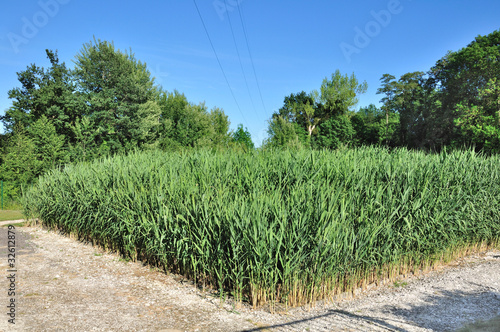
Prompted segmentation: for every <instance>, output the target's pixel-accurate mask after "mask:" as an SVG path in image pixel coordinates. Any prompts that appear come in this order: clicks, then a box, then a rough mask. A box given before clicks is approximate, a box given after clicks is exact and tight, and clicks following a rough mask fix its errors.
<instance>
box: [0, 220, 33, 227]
mask: <svg viewBox="0 0 500 332" xmlns="http://www.w3.org/2000/svg"><path fill="white" fill-rule="evenodd" d="M27 225H28V222H27V221H25V222H18V223H15V224H6V225H2V226H0V227H9V226H14V227H25V226H27Z"/></svg>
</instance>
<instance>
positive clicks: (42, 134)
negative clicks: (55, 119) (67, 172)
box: [28, 115, 68, 175]
mask: <svg viewBox="0 0 500 332" xmlns="http://www.w3.org/2000/svg"><path fill="white" fill-rule="evenodd" d="M28 132H29V136H30V137H31V139H32V140H33V143H34V145H35V151H34V153H35V156H36V159H37V160H38V161H39V162H40V171H39V172H40V173H43V172H45V171H47V170H48V169H50V168H54V167H56V166H57V165H59V164H62V163H64V162H67V161H68V154H67V152H66V151H65V150H64V148H63V146H64V135H58V134H57V133H56V128H55V126H54V124H53V123H52V122H51V121H49V120H48V119H47V117H46V116H45V115H42V117H41V118H40V119H38V120H37V121H36V122H35V123H33V125H31V126H30V128H29V131H28ZM37 175H38V174H37Z"/></svg>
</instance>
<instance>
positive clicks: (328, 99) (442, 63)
mask: <svg viewBox="0 0 500 332" xmlns="http://www.w3.org/2000/svg"><path fill="white" fill-rule="evenodd" d="M365 89H366V86H365V84H364V83H358V81H357V79H356V77H355V76H354V75H352V76H348V75H342V74H340V72H338V71H337V72H336V73H335V74H333V75H332V77H331V79H327V78H326V79H325V80H324V81H323V83H322V85H321V88H320V91H312V92H310V93H306V92H304V91H302V92H299V93H292V94H291V95H290V96H287V97H285V100H284V105H283V107H282V108H281V109H280V110H279V111H278V112H276V113H275V114H273V116H272V119H271V121H270V124H269V134H270V138H269V140H268V142H267V145H269V146H274V147H276V146H297V145H298V146H306V147H312V148H329V149H335V148H337V147H339V146H340V145H342V144H346V145H349V146H360V145H373V144H382V145H386V146H391V147H408V148H411V149H421V150H426V151H440V150H441V149H443V148H444V147H453V148H464V147H467V148H474V149H475V150H476V151H483V152H486V153H498V152H500V30H497V31H494V32H493V33H491V34H489V35H487V36H479V37H477V38H476V39H475V40H474V41H473V42H472V43H470V44H469V45H468V46H467V47H465V48H463V49H461V50H459V51H456V52H449V53H448V54H446V55H445V56H444V57H443V58H442V59H440V60H438V61H437V62H436V65H435V66H434V67H432V68H431V69H430V70H429V71H427V72H426V73H424V72H421V71H418V72H412V73H406V74H404V75H402V76H401V77H400V78H399V79H396V77H394V76H393V75H390V74H384V75H383V76H382V78H381V87H380V88H379V89H378V93H380V94H381V98H382V100H381V101H382V103H383V105H382V107H381V109H378V108H377V107H375V105H369V106H368V107H361V108H360V109H359V110H358V111H357V112H355V110H354V109H353V107H354V105H355V104H356V96H357V95H358V94H359V93H363V92H364V91H365Z"/></svg>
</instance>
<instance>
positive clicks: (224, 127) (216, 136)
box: [209, 107, 232, 147]
mask: <svg viewBox="0 0 500 332" xmlns="http://www.w3.org/2000/svg"><path fill="white" fill-rule="evenodd" d="M209 117H210V124H211V126H212V128H213V137H212V141H213V145H214V146H215V147H227V146H228V145H229V142H230V141H231V138H232V137H231V135H230V134H229V125H230V124H231V123H230V122H229V118H228V116H227V115H226V114H224V111H223V110H222V109H220V108H218V107H214V108H213V109H212V110H210V114H209Z"/></svg>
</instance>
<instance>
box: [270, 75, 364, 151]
mask: <svg viewBox="0 0 500 332" xmlns="http://www.w3.org/2000/svg"><path fill="white" fill-rule="evenodd" d="M366 89H367V84H366V82H363V83H359V82H358V80H357V79H356V76H355V75H354V73H353V74H352V75H351V76H348V75H342V74H340V71H339V70H337V71H335V73H334V74H332V76H331V79H328V78H325V79H324V80H323V82H322V84H321V87H320V92H318V91H317V90H313V91H311V92H310V93H309V94H307V93H306V92H304V91H302V92H299V93H297V94H293V93H292V94H291V95H290V96H287V97H285V100H284V105H283V107H282V108H280V110H279V112H278V113H274V114H273V116H272V119H271V121H270V122H269V129H268V133H269V134H270V135H271V137H270V140H269V141H268V144H272V145H278V146H282V145H286V144H289V142H295V143H293V144H299V143H300V144H301V145H305V146H311V145H312V144H313V145H315V146H318V144H319V145H321V143H318V142H326V140H325V139H322V140H316V141H315V140H314V139H313V137H314V136H317V135H319V132H320V131H319V130H318V129H319V127H320V126H321V124H322V123H325V122H327V121H328V120H329V119H331V118H335V120H333V121H341V122H342V123H343V118H342V116H346V115H347V113H348V112H349V111H351V110H352V108H353V107H354V106H355V105H356V104H357V102H358V95H359V94H361V93H364V92H366ZM288 123H289V124H288ZM334 128H338V127H337V126H336V125H333V123H330V124H329V125H327V126H323V130H322V131H321V133H322V135H328V136H329V137H330V136H331V135H335V133H327V132H326V130H333V129H334ZM338 134H339V135H343V134H342V133H340V132H339V133H338ZM274 136H276V137H274ZM304 138H305V139H304ZM338 139H342V138H340V136H339V138H338ZM313 142H314V143H313Z"/></svg>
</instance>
